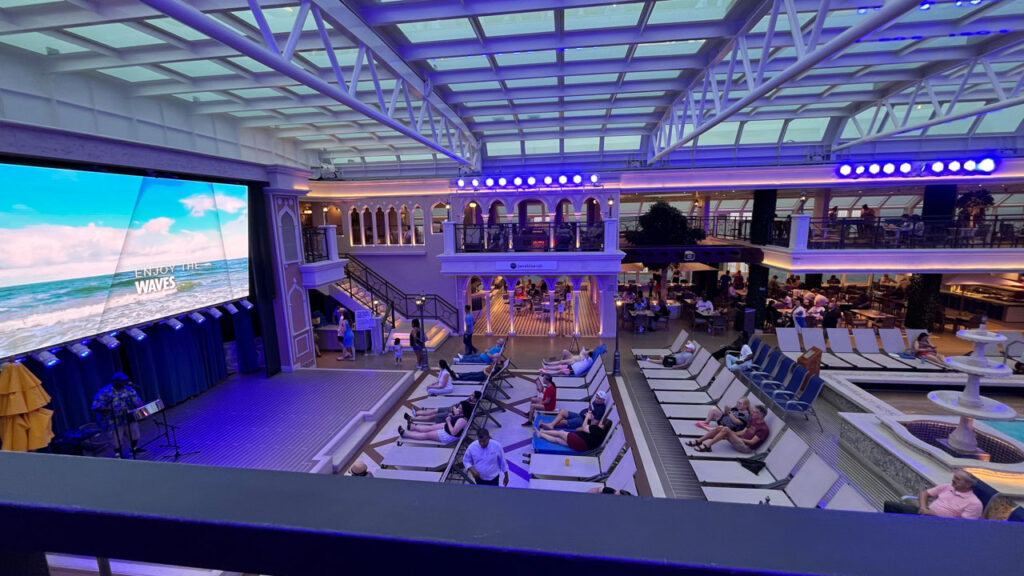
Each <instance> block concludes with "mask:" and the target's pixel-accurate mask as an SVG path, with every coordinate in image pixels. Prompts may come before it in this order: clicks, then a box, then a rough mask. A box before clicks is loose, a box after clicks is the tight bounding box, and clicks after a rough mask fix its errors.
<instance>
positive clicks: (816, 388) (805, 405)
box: [771, 366, 825, 432]
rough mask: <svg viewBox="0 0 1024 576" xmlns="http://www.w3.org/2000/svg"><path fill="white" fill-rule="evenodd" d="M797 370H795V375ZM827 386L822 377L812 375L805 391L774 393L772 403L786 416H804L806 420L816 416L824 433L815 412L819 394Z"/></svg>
mask: <svg viewBox="0 0 1024 576" xmlns="http://www.w3.org/2000/svg"><path fill="white" fill-rule="evenodd" d="M797 369H802V367H801V366H797ZM796 373H797V370H796V369H794V370H793V374H794V375H795V374H796ZM793 377H795V376H793ZM824 386H825V380H824V379H822V378H821V377H820V376H815V375H811V378H810V380H808V381H807V385H806V386H804V387H803V389H799V387H798V388H797V390H794V389H792V387H787V389H786V390H776V391H775V392H773V393H772V395H771V398H772V401H773V402H775V404H776V405H778V406H779V408H782V410H783V412H785V414H803V415H804V418H807V415H808V414H810V415H811V416H814V419H815V420H817V422H818V429H819V430H820V431H822V432H824V431H825V429H824V428H822V426H821V419H820V418H818V413H817V412H815V411H814V401H815V400H817V399H818V394H821V389H822V387H824Z"/></svg>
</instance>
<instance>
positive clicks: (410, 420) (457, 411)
mask: <svg viewBox="0 0 1024 576" xmlns="http://www.w3.org/2000/svg"><path fill="white" fill-rule="evenodd" d="M470 398H472V396H471V397H470ZM474 406H476V402H471V401H470V400H468V399H467V400H463V401H462V402H459V403H458V404H456V405H455V406H452V408H451V410H450V411H448V412H446V413H441V414H437V411H436V410H435V411H434V414H435V415H433V416H430V417H427V416H425V415H421V414H420V413H417V414H416V416H410V415H409V413H408V412H406V413H405V414H402V417H403V418H405V422H406V424H408V425H409V429H410V430H418V428H413V426H420V425H425V424H444V423H445V422H447V421H448V419H449V418H454V419H456V420H457V419H459V418H461V417H462V416H467V415H469V414H472V413H473V407H474Z"/></svg>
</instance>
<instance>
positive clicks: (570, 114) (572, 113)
mask: <svg viewBox="0 0 1024 576" xmlns="http://www.w3.org/2000/svg"><path fill="white" fill-rule="evenodd" d="M607 113H608V111H607V110H605V109H604V108H598V109H595V110H566V111H565V112H562V116H563V117H565V118H582V117H584V116H604V115H605V114H607Z"/></svg>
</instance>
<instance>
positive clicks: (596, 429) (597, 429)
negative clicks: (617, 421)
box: [537, 414, 612, 452]
mask: <svg viewBox="0 0 1024 576" xmlns="http://www.w3.org/2000/svg"><path fill="white" fill-rule="evenodd" d="M611 427H612V421H611V420H609V419H607V418H605V419H604V420H601V422H600V423H595V421H594V419H593V418H591V416H590V414H587V417H586V418H584V420H583V425H582V426H580V427H579V428H577V429H575V430H573V431H571V432H570V431H568V430H537V437H538V438H540V439H542V440H547V441H548V442H551V443H552V444H558V445H560V446H567V447H569V448H571V449H573V450H575V451H576V452H586V451H587V450H593V449H594V448H597V447H598V446H600V445H601V443H602V442H604V437H605V436H607V435H608V430H610V429H611Z"/></svg>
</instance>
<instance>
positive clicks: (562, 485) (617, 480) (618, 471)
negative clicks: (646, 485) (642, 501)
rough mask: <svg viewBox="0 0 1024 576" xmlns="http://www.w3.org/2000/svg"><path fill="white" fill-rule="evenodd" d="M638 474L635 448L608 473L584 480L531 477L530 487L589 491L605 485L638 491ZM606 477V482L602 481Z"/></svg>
mask: <svg viewBox="0 0 1024 576" xmlns="http://www.w3.org/2000/svg"><path fill="white" fill-rule="evenodd" d="M635 474H636V460H634V459H633V449H632V448H628V449H626V453H625V454H623V455H622V458H619V460H618V462H615V463H614V464H613V465H612V468H611V472H609V473H608V474H607V475H605V474H598V475H597V476H595V477H593V478H588V479H587V480H584V481H573V480H551V479H548V478H530V488H531V489H533V490H556V491H558V492H589V491H590V490H593V489H594V488H603V487H605V486H607V487H609V488H614V489H616V490H630V492H632V493H634V494H635V493H636V488H635V484H634V481H633V476H634V475H635ZM601 479H604V482H603V483H602V482H601Z"/></svg>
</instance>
